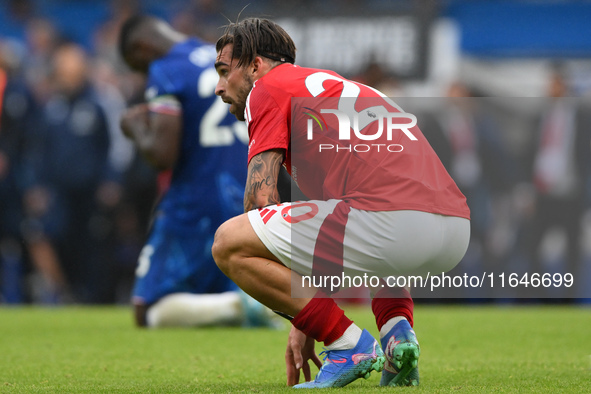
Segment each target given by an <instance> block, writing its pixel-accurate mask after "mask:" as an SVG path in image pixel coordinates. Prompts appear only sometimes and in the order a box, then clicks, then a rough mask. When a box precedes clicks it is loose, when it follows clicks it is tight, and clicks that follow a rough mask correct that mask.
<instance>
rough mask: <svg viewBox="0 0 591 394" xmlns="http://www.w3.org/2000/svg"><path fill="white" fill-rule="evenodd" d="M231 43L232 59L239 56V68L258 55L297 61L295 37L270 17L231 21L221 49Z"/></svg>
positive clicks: (218, 44)
mask: <svg viewBox="0 0 591 394" xmlns="http://www.w3.org/2000/svg"><path fill="white" fill-rule="evenodd" d="M228 44H233V45H234V49H233V50H232V58H233V59H238V65H237V66H238V67H241V66H243V65H245V64H249V63H251V62H252V61H253V60H254V59H255V57H256V56H263V57H266V58H267V59H271V60H275V61H278V62H281V63H292V64H293V63H294V62H295V53H296V47H295V44H294V43H293V40H292V39H291V37H290V36H289V34H287V32H286V31H285V30H283V28H282V27H281V26H279V25H278V24H277V23H275V22H273V21H270V20H268V19H261V18H248V19H244V20H243V21H241V22H236V23H230V24H229V25H228V26H226V31H225V32H224V34H223V35H222V36H221V37H220V38H219V39H218V41H217V43H216V50H217V51H218V52H219V51H221V50H222V48H224V47H225V46H226V45H228Z"/></svg>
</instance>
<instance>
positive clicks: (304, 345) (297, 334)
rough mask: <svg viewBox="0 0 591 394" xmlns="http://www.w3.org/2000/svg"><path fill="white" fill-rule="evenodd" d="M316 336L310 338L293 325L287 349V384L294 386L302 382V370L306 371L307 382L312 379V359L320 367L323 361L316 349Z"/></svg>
mask: <svg viewBox="0 0 591 394" xmlns="http://www.w3.org/2000/svg"><path fill="white" fill-rule="evenodd" d="M314 343H315V341H314V338H310V337H309V336H307V335H306V334H304V333H303V332H301V331H300V330H298V329H297V328H295V327H293V326H292V327H291V331H290V332H289V337H288V339H287V350H286V351H285V366H286V369H287V385H288V386H293V385H296V384H298V383H299V382H300V370H303V371H304V379H305V380H306V382H309V381H310V380H312V375H311V374H310V365H309V364H308V361H310V360H312V362H314V364H316V366H317V367H318V368H319V369H320V367H321V366H322V361H320V358H318V355H317V354H316V352H315V351H314Z"/></svg>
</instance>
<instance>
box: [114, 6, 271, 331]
mask: <svg viewBox="0 0 591 394" xmlns="http://www.w3.org/2000/svg"><path fill="white" fill-rule="evenodd" d="M119 46H120V47H119V49H120V52H121V55H122V56H123V58H124V60H125V62H126V63H127V64H128V65H129V67H131V68H132V69H133V70H135V71H138V72H140V73H143V74H145V75H146V76H147V89H146V93H145V96H146V97H145V98H146V101H147V103H145V104H139V105H136V106H134V107H132V108H130V109H129V110H128V111H127V112H126V113H125V114H124V115H123V117H122V120H121V128H122V130H123V132H124V134H125V135H126V136H127V137H129V138H130V139H132V140H133V141H134V142H135V144H136V146H137V147H138V149H139V150H140V152H141V153H142V154H143V156H144V158H145V159H146V160H147V161H148V162H149V163H150V164H151V165H153V166H154V167H155V168H157V169H160V170H164V169H172V179H171V183H170V186H169V188H168V190H167V191H166V193H165V194H164V195H163V196H162V198H161V200H160V202H159V203H158V206H157V209H156V212H155V215H154V221H153V224H152V228H151V232H150V237H149V240H148V242H147V243H146V245H145V247H144V248H143V250H142V252H141V254H140V257H139V264H138V267H137V271H136V283H135V288H134V291H133V305H134V309H135V316H136V323H137V325H138V326H148V327H162V326H204V325H218V324H219V325H226V324H247V325H264V324H267V323H268V321H267V317H268V310H267V309H266V308H264V307H263V306H262V305H261V304H259V303H258V302H256V301H254V300H253V299H251V298H250V297H248V296H247V295H246V294H244V293H243V292H241V291H238V288H237V286H236V285H235V284H234V283H233V282H232V281H231V280H230V279H229V278H227V277H226V276H225V275H224V274H223V273H222V272H221V271H220V270H219V269H218V268H217V267H216V265H215V263H214V261H213V258H212V256H211V245H212V243H213V236H214V232H215V230H216V229H217V227H218V226H219V225H220V224H222V223H223V222H224V221H225V220H226V219H228V218H230V217H232V216H235V215H237V214H238V213H240V212H241V210H242V195H243V192H244V187H243V185H244V180H245V176H246V172H245V167H244V162H245V160H246V146H245V143H246V142H247V140H248V136H247V134H246V127H245V125H244V124H243V123H242V122H237V121H236V120H235V119H234V118H233V117H232V116H231V115H230V114H229V113H228V110H227V108H226V106H225V104H224V103H223V102H222V101H221V100H220V99H219V98H218V97H216V96H215V94H214V88H215V84H216V81H217V75H216V72H215V69H214V68H213V64H214V61H215V56H216V52H215V48H214V47H213V45H211V44H207V43H205V42H202V41H201V40H199V39H197V38H189V37H187V36H185V35H183V34H181V33H179V32H177V31H175V30H173V29H172V27H171V26H170V25H169V24H168V23H166V22H165V21H163V20H161V19H158V18H155V17H152V16H146V15H138V16H133V17H131V18H130V19H128V20H127V21H126V22H125V23H124V25H123V26H122V28H121V32H120V37H119Z"/></svg>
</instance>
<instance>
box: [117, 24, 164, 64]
mask: <svg viewBox="0 0 591 394" xmlns="http://www.w3.org/2000/svg"><path fill="white" fill-rule="evenodd" d="M155 20H156V18H154V17H153V16H149V15H143V14H138V15H134V16H131V17H130V18H129V19H127V20H126V21H125V22H124V23H123V25H122V26H121V30H120V31H119V43H118V47H119V54H120V55H121V57H125V53H126V52H127V51H128V49H129V44H130V42H131V37H132V36H133V34H134V33H135V32H136V30H137V29H138V28H139V27H141V26H142V25H143V24H144V23H147V22H152V21H155Z"/></svg>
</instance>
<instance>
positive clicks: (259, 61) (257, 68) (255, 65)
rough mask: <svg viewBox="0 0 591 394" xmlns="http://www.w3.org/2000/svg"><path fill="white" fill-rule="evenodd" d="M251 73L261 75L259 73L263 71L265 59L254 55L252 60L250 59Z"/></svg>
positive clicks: (255, 75) (256, 75)
mask: <svg viewBox="0 0 591 394" xmlns="http://www.w3.org/2000/svg"><path fill="white" fill-rule="evenodd" d="M251 66H252V74H253V76H254V77H255V78H256V77H261V76H262V75H261V73H262V72H263V70H264V69H265V61H264V60H263V58H262V57H260V56H256V57H255V58H254V60H253V61H252V64H251Z"/></svg>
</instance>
